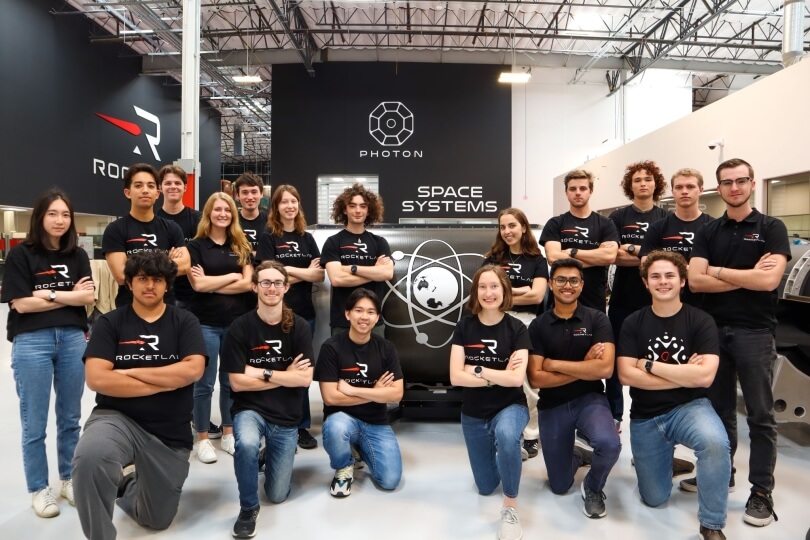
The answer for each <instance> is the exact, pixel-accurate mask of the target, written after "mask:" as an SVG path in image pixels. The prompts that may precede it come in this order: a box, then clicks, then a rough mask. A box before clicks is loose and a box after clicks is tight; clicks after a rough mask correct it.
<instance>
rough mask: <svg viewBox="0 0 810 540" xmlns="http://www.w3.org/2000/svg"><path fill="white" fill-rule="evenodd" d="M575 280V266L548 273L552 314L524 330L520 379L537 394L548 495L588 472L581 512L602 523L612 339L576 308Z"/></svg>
mask: <svg viewBox="0 0 810 540" xmlns="http://www.w3.org/2000/svg"><path fill="white" fill-rule="evenodd" d="M582 276H583V269H582V263H580V262H579V261H577V260H575V259H558V260H556V261H554V263H553V264H552V265H551V278H550V279H549V284H550V285H551V292H552V294H553V295H554V307H553V308H552V309H550V310H548V311H546V312H545V313H543V314H542V315H540V316H539V317H537V318H536V319H535V320H534V321H532V323H531V324H530V325H529V338H530V339H531V341H532V349H531V351H530V355H529V369H528V371H527V376H528V378H529V383H530V384H531V386H532V388H539V389H540V392H539V396H540V400H539V401H538V402H537V408H538V409H539V415H540V447H541V448H542V449H543V459H544V460H545V462H546V469H547V471H548V481H549V485H550V486H551V491H552V492H553V493H555V494H557V495H562V494H565V493H566V492H567V491H568V489H569V488H570V487H571V485H572V484H573V483H574V474H575V473H576V470H577V469H578V468H579V467H582V466H585V465H591V470H590V472H589V473H588V475H587V476H585V478H584V480H583V481H582V486H581V491H582V499H583V501H584V508H583V510H584V512H585V515H586V516H588V517H589V518H601V517H604V516H605V514H606V513H607V510H606V509H605V494H604V491H603V489H604V487H605V483H606V482H607V478H608V475H609V474H610V471H611V469H612V468H613V466H614V465H615V464H616V461H618V459H619V453H620V452H621V449H622V444H621V442H620V441H619V435H618V433H616V428H615V427H614V425H613V417H612V416H611V414H610V407H609V406H608V402H607V398H605V394H604V385H603V384H602V379H605V378H607V377H610V374H611V373H613V365H614V362H613V360H614V345H613V331H612V330H611V328H610V321H609V320H608V318H607V315H605V314H604V313H603V312H602V311H599V310H596V309H592V308H588V307H585V306H584V305H581V304H580V303H579V302H578V299H579V297H580V294H581V293H582V289H583V287H584V285H585V283H584V282H583V279H582ZM575 430H579V431H580V432H581V433H583V434H584V435H585V436H586V437H588V439H589V440H590V443H591V446H592V447H593V452H591V451H589V450H585V449H583V448H580V447H579V446H575V445H574V431H575Z"/></svg>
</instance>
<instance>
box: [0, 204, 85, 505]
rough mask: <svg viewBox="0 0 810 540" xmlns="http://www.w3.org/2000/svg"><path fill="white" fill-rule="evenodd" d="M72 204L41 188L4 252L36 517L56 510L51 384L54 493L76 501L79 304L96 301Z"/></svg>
mask: <svg viewBox="0 0 810 540" xmlns="http://www.w3.org/2000/svg"><path fill="white" fill-rule="evenodd" d="M78 237H79V235H78V233H77V232H76V224H75V223H74V215H73V206H72V205H71V204H70V201H69V200H68V198H67V195H65V193H64V192H62V191H61V190H59V189H50V190H48V191H46V192H44V193H43V194H42V195H40V196H39V197H38V198H37V200H36V202H34V208H33V211H32V212H31V223H30V226H29V229H28V235H27V236H26V238H25V240H24V241H22V242H21V243H20V244H18V245H16V246H14V247H13V248H11V251H10V252H9V254H8V257H7V258H6V265H5V275H4V276H3V286H2V296H0V302H3V303H8V304H9V312H8V324H7V327H6V328H7V331H8V334H7V337H8V340H9V341H11V342H12V346H11V367H12V370H13V372H14V382H15V383H16V387H17V396H18V397H19V399H20V424H21V425H22V453H23V470H24V472H25V481H26V485H27V487H28V492H29V493H30V494H31V495H32V498H31V506H32V507H33V509H34V513H36V515H38V516H39V517H44V518H49V517H54V516H57V515H59V505H58V504H57V502H56V498H55V497H54V494H53V492H52V491H51V488H50V486H49V485H48V457H47V455H46V452H45V436H46V427H47V425H48V410H49V409H50V402H51V387H52V386H53V389H54V392H55V394H56V407H55V412H56V428H57V433H56V448H57V465H58V469H59V478H60V480H61V482H62V486H61V488H60V490H59V493H60V495H61V496H62V498H64V499H65V500H66V501H67V502H68V503H69V504H71V505H75V501H74V497H73V481H72V480H71V466H70V462H71V460H72V459H73V452H74V450H75V449H76V444H77V443H78V441H79V433H80V429H81V428H80V427H79V420H80V418H81V413H82V411H81V400H82V393H83V391H84V364H82V355H83V354H84V349H85V346H86V341H85V334H84V333H85V332H86V331H87V313H86V311H85V306H89V305H92V304H93V302H94V301H95V298H94V291H95V287H94V285H93V280H92V277H91V273H90V261H89V260H88V257H87V254H86V253H85V252H84V250H82V249H80V248H79V246H78Z"/></svg>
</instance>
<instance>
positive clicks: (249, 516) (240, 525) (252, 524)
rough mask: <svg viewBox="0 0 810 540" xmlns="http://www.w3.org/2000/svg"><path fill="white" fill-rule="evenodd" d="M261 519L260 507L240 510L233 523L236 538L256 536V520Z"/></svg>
mask: <svg viewBox="0 0 810 540" xmlns="http://www.w3.org/2000/svg"><path fill="white" fill-rule="evenodd" d="M258 519H259V507H258V506H257V507H256V508H250V509H248V510H245V509H244V508H243V509H241V510H239V517H238V518H236V523H234V524H233V537H234V538H253V537H254V536H256V521H258Z"/></svg>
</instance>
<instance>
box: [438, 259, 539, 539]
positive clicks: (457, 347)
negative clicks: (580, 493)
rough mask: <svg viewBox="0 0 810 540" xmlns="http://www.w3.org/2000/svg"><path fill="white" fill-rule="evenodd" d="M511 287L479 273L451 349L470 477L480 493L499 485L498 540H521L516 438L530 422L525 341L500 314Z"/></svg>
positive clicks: (489, 268) (491, 273)
mask: <svg viewBox="0 0 810 540" xmlns="http://www.w3.org/2000/svg"><path fill="white" fill-rule="evenodd" d="M511 307H512V287H511V285H510V284H509V278H508V277H507V276H506V272H504V271H503V269H502V268H501V267H500V266H495V265H486V266H482V267H481V268H479V269H478V271H477V272H476V273H475V275H474V276H473V279H472V284H471V285H470V298H469V300H468V302H467V308H468V309H469V310H470V311H472V315H469V316H467V317H464V318H463V319H461V320H460V321H459V322H458V324H457V325H456V329H455V331H454V332H453V341H452V347H451V349H450V383H451V384H452V385H453V386H461V387H462V389H463V394H462V405H461V431H462V433H463V434H464V443H465V445H466V446H467V455H468V456H469V458H470V468H471V469H472V473H473V479H474V480H475V485H476V487H477V488H478V492H479V493H480V494H481V495H489V494H491V493H492V492H493V491H495V488H497V487H498V484H500V483H503V505H502V507H501V526H500V530H499V532H498V538H499V539H500V540H520V538H522V537H523V529H522V528H521V526H520V519H519V517H518V513H517V497H518V491H519V489H520V473H521V468H522V463H521V461H522V459H521V449H522V446H521V438H522V434H523V430H524V429H525V428H526V424H527V423H528V421H529V411H528V408H527V406H526V396H525V395H524V393H523V390H522V387H523V382H524V380H525V379H526V365H527V363H528V354H529V353H528V349H529V345H530V344H529V336H528V333H527V331H526V326H525V325H524V324H523V323H522V322H521V321H519V320H518V319H516V318H514V317H512V316H511V315H509V314H507V313H506V312H507V310H509V308H511Z"/></svg>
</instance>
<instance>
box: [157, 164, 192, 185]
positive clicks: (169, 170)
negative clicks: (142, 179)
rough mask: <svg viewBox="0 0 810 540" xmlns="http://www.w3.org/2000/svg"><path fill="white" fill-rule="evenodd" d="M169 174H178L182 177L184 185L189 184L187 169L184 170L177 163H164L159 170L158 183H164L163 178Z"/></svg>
mask: <svg viewBox="0 0 810 540" xmlns="http://www.w3.org/2000/svg"><path fill="white" fill-rule="evenodd" d="M167 174H176V175H177V176H179V177H180V180H182V181H183V184H184V185H188V173H187V172H186V171H185V170H183V168H182V167H179V166H177V165H171V164H169V165H164V166H163V167H161V168H160V170H159V171H158V185H160V184H162V183H163V178H164V177H165V176H166V175H167Z"/></svg>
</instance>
